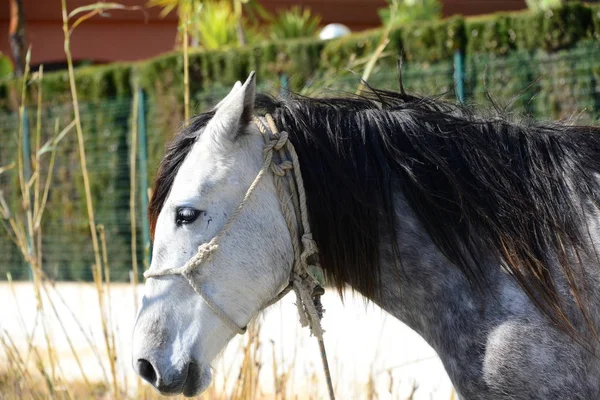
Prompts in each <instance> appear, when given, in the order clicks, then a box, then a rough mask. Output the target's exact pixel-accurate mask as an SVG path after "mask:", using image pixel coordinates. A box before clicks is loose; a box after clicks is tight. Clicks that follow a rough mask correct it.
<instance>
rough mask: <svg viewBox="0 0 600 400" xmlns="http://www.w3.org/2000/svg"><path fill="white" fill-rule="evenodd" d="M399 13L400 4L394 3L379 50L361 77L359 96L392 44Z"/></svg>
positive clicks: (376, 50) (372, 55)
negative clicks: (393, 26) (392, 35)
mask: <svg viewBox="0 0 600 400" xmlns="http://www.w3.org/2000/svg"><path fill="white" fill-rule="evenodd" d="M397 12H398V2H397V1H393V2H392V5H391V7H390V14H391V15H390V19H389V21H388V23H387V24H386V25H385V29H384V30H383V32H382V33H381V39H380V40H379V44H378V45H377V48H376V49H375V51H374V52H373V54H371V57H370V58H369V61H368V62H367V65H366V66H365V70H364V71H363V74H362V77H361V82H360V84H359V85H358V88H357V89H356V94H357V95H359V94H361V93H362V91H363V90H364V89H365V82H367V81H368V80H369V77H370V76H371V73H372V72H373V68H375V64H377V61H379V58H381V55H382V54H383V51H384V50H385V48H386V47H387V45H388V44H389V43H390V32H391V31H392V21H394V19H395V16H396V13H397Z"/></svg>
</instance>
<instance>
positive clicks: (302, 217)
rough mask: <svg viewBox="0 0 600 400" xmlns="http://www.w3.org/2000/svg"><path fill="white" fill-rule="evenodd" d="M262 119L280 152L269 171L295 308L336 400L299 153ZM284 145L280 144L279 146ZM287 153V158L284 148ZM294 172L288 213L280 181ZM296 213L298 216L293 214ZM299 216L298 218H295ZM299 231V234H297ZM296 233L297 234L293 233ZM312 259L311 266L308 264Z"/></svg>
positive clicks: (332, 399) (272, 124)
mask: <svg viewBox="0 0 600 400" xmlns="http://www.w3.org/2000/svg"><path fill="white" fill-rule="evenodd" d="M265 120H266V121H267V124H268V125H269V129H270V131H271V134H272V135H273V136H274V139H271V138H269V133H268V131H267V129H266V128H265V126H264V124H263V122H262V121H261V120H260V118H258V117H254V123H255V124H256V126H257V127H258V130H259V131H260V132H261V133H262V134H263V137H264V138H265V141H266V142H267V143H270V142H274V141H276V145H275V146H274V150H277V151H278V152H279V157H280V163H279V164H276V163H272V164H271V169H272V171H273V174H274V182H275V189H276V190H277V195H278V197H279V202H280V204H281V209H282V213H283V216H284V219H285V220H286V223H287V226H288V230H289V232H290V237H291V239H292V247H293V249H294V265H293V267H292V286H293V289H294V292H296V299H297V300H296V306H297V308H298V315H299V317H300V324H301V325H302V326H307V325H308V326H309V328H310V331H311V333H312V334H313V335H314V336H315V337H316V338H317V341H318V343H319V350H320V354H321V361H322V363H323V370H324V372H325V379H326V381H327V389H328V391H329V398H330V400H335V393H334V390H333V381H332V379H331V372H330V370H329V362H328V361H327V352H326V351H325V341H324V339H323V333H324V331H323V328H322V326H321V319H322V318H323V312H324V309H323V305H322V303H321V296H322V295H323V294H324V293H325V290H324V289H323V288H322V287H321V285H320V284H319V282H318V280H317V279H316V278H315V276H314V275H313V273H312V270H313V269H315V268H320V266H319V262H318V247H317V244H316V242H315V241H314V239H313V237H312V233H311V230H310V223H309V221H308V210H307V206H306V193H305V191H304V181H303V180H302V175H301V173H300V162H299V160H298V154H297V153H296V150H295V149H294V146H293V145H292V143H291V142H290V141H289V140H288V134H287V132H285V131H282V132H279V131H278V129H277V126H276V125H275V122H274V121H273V117H272V116H271V115H270V114H266V115H265ZM281 142H283V143H281ZM284 146H285V150H287V155H289V158H291V161H290V160H289V159H288V157H287V155H286V152H285V151H283V147H284ZM290 169H291V170H293V173H294V176H293V177H291V176H290V175H287V177H288V186H289V191H290V193H291V200H292V203H293V205H294V206H295V207H293V209H292V210H290V207H289V202H287V201H286V199H285V190H284V187H283V185H282V183H281V178H282V177H284V176H286V172H287V171H289V170H290ZM295 210H296V211H298V213H297V212H296V211H295ZM298 214H299V215H298ZM294 219H296V229H294V221H293V220H294ZM300 229H302V235H300ZM294 232H296V234H294ZM311 258H312V261H313V264H312V265H311V264H310V259H311Z"/></svg>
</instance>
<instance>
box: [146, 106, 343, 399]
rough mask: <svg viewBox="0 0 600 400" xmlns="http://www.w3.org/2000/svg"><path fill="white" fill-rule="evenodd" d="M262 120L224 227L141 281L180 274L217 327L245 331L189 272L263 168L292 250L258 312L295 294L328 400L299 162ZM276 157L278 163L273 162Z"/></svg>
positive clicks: (283, 135) (319, 291) (313, 252)
mask: <svg viewBox="0 0 600 400" xmlns="http://www.w3.org/2000/svg"><path fill="white" fill-rule="evenodd" d="M264 119H265V121H266V124H267V125H268V128H267V127H266V126H265V123H264V122H263V120H262V119H261V118H259V117H256V116H255V117H254V119H253V121H254V124H255V125H256V127H257V128H258V130H259V131H260V133H261V134H262V136H263V139H264V141H265V146H264V148H263V164H262V167H261V169H260V171H259V172H258V175H256V177H255V178H254V181H253V182H252V184H251V185H250V187H249V188H248V190H247V191H246V194H245V195H244V198H243V199H242V201H241V202H240V204H239V205H238V207H237V208H236V209H235V211H234V212H233V214H231V215H230V216H229V218H228V219H227V221H226V222H225V225H223V227H222V228H221V230H220V231H219V232H218V233H217V235H216V236H215V237H214V238H212V239H211V240H210V241H209V242H208V243H203V244H202V245H200V246H199V247H198V252H197V253H196V254H195V255H194V256H193V257H192V258H191V259H190V260H189V261H188V262H187V263H186V264H185V265H184V266H182V267H177V268H170V269H166V270H160V271H152V270H148V271H146V272H145V273H144V277H146V278H157V277H161V276H167V275H181V276H183V277H184V278H186V279H187V281H188V282H189V284H190V286H191V287H192V288H193V289H194V291H195V292H196V293H198V294H199V295H200V297H202V299H204V301H205V302H206V304H207V305H208V306H209V307H210V309H211V310H212V311H213V312H214V313H215V314H216V315H217V316H218V317H219V318H220V319H221V320H222V321H223V323H225V325H227V326H228V327H229V328H231V329H232V330H233V331H234V332H236V333H239V334H243V333H245V332H246V327H243V328H240V327H239V325H238V324H237V323H236V322H235V321H234V320H233V319H232V318H231V317H229V316H228V315H227V313H225V312H224V311H223V310H222V309H221V308H220V307H219V306H218V305H217V304H215V303H214V301H212V300H211V299H210V297H208V296H207V295H206V293H204V291H203V290H202V287H201V285H199V284H197V283H196V281H195V280H194V279H193V278H194V276H193V275H194V271H196V269H198V268H199V267H200V266H201V265H202V263H203V262H205V261H207V260H208V259H209V258H210V257H211V255H212V253H214V252H215V251H216V250H217V249H218V247H219V240H220V239H221V238H222V237H223V236H224V235H225V234H226V233H227V231H228V230H229V229H230V228H231V226H232V225H233V223H234V222H235V220H236V219H237V217H238V215H239V214H240V213H241V212H242V209H243V208H244V205H245V204H246V203H247V202H248V199H249V198H250V196H251V195H252V193H253V192H254V190H256V188H257V186H258V184H259V183H260V180H261V179H262V177H263V176H264V175H265V174H266V173H267V172H268V171H269V170H270V171H272V173H273V179H274V183H275V189H276V191H277V197H278V198H279V205H280V207H281V212H282V214H283V217H284V219H285V221H286V224H287V227H288V230H289V233H290V238H291V242H292V248H293V252H294V262H293V265H292V272H291V276H290V283H289V285H288V286H287V287H286V288H285V289H284V290H283V291H281V292H280V293H279V294H278V295H277V296H275V298H273V299H272V300H270V301H269V302H268V303H267V304H266V305H265V306H264V307H263V309H264V308H266V307H268V306H270V305H272V304H274V303H276V302H278V301H279V300H280V299H281V298H283V297H284V296H285V295H286V294H287V293H288V292H289V291H290V290H292V289H293V290H294V291H295V292H296V298H297V300H296V306H297V308H298V315H299V317H300V323H301V325H302V326H309V327H310V331H311V333H312V334H313V335H314V336H316V337H317V339H318V340H319V347H320V350H321V359H322V361H323V367H324V369H325V375H326V379H327V384H328V389H329V397H330V399H332V400H333V399H334V393H333V384H332V382H331V374H330V372H329V366H328V362H327V355H326V353H325V344H324V341H323V328H322V327H321V318H322V317H323V312H324V310H323V306H322V305H321V295H323V293H324V292H325V291H324V290H323V288H322V287H321V286H320V285H319V282H318V281H317V279H316V278H315V276H314V275H313V270H314V269H316V268H318V267H319V264H318V248H317V244H316V242H315V241H314V240H313V237H312V233H311V230H310V224H309V222H308V210H307V206H306V193H305V192H304V182H303V180H302V175H301V173H300V163H299V161H298V155H297V154H296V150H295V149H294V146H293V145H292V143H291V142H290V141H289V140H288V134H287V132H285V131H284V132H279V131H278V130H277V126H276V125H275V122H274V121H273V118H272V117H271V115H270V114H266V115H265V117H264ZM277 159H278V160H279V162H277ZM283 179H286V183H287V187H288V190H289V192H290V194H291V203H292V204H291V206H290V201H289V200H290V198H289V196H287V195H286V188H285V185H284V183H283V182H282V181H283ZM311 262H312V263H311Z"/></svg>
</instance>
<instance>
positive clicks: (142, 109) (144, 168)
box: [134, 89, 152, 269]
mask: <svg viewBox="0 0 600 400" xmlns="http://www.w3.org/2000/svg"><path fill="white" fill-rule="evenodd" d="M138 99H139V100H138V132H139V140H138V154H139V164H140V207H141V209H142V212H141V216H142V240H143V249H144V250H143V251H144V254H143V260H144V267H145V269H147V268H148V267H149V266H150V255H151V254H152V253H151V248H150V246H151V245H150V226H149V225H148V149H147V144H146V143H147V139H146V137H147V136H146V98H145V96H144V91H143V90H142V89H138ZM134 179H135V178H134Z"/></svg>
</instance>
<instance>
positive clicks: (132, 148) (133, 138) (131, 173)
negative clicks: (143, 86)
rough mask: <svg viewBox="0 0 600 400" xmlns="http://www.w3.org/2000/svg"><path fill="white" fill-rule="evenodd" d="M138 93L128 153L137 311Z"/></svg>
mask: <svg viewBox="0 0 600 400" xmlns="http://www.w3.org/2000/svg"><path fill="white" fill-rule="evenodd" d="M139 97H140V96H139V94H138V91H137V90H136V91H134V95H133V102H132V106H131V107H132V110H131V114H132V117H131V142H130V152H129V176H130V179H129V222H130V226H131V264H132V267H133V288H134V290H135V291H136V293H134V303H133V304H134V306H135V309H136V310H137V309H138V296H137V284H138V261H137V226H136V218H135V215H136V212H135V197H136V192H135V181H136V179H135V172H136V161H137V160H136V159H137V157H136V155H137V154H136V149H137V136H138V126H137V119H138V103H139V101H140V99H139Z"/></svg>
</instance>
